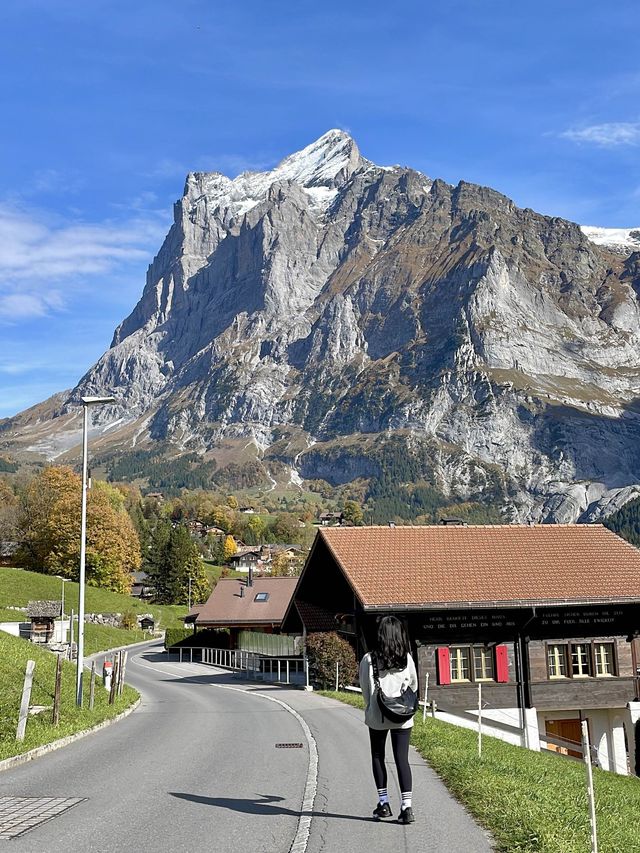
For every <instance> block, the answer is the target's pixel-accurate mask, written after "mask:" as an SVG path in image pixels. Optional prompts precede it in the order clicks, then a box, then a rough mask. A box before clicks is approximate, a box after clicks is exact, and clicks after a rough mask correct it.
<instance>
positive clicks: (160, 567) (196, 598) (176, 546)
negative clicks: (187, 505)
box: [147, 520, 210, 604]
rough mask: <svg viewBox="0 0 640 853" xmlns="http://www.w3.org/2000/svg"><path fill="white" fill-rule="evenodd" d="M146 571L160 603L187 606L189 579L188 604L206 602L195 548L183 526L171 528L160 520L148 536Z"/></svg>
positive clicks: (206, 589)
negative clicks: (189, 602)
mask: <svg viewBox="0 0 640 853" xmlns="http://www.w3.org/2000/svg"><path fill="white" fill-rule="evenodd" d="M147 572H148V574H149V577H150V578H151V579H152V581H153V585H154V587H155V591H156V595H155V597H156V601H157V602H158V603H159V604H187V602H188V600H189V578H191V603H192V604H197V603H199V602H202V601H205V600H206V598H207V596H208V594H209V592H210V589H209V583H208V581H207V576H206V574H205V571H204V564H203V562H202V559H201V557H200V553H199V551H198V546H197V545H196V543H195V542H194V541H193V540H192V538H191V536H190V535H189V531H188V530H187V528H186V527H185V526H184V525H178V526H176V527H172V526H171V524H170V522H168V521H165V520H159V521H158V523H157V525H156V528H155V530H154V532H153V534H152V537H151V548H150V549H149V556H148V559H147Z"/></svg>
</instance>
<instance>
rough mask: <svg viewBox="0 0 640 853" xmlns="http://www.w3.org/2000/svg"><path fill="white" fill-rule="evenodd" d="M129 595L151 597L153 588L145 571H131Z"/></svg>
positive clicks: (153, 592) (143, 597)
mask: <svg viewBox="0 0 640 853" xmlns="http://www.w3.org/2000/svg"><path fill="white" fill-rule="evenodd" d="M130 594H131V596H132V598H139V599H141V600H142V599H148V598H153V596H154V594H155V589H154V587H153V585H152V584H151V581H150V579H149V575H148V574H147V573H146V572H131V593H130Z"/></svg>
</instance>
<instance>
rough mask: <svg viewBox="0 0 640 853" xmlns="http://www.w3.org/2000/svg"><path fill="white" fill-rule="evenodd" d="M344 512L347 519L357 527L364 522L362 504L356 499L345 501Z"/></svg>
mask: <svg viewBox="0 0 640 853" xmlns="http://www.w3.org/2000/svg"><path fill="white" fill-rule="evenodd" d="M342 513H343V515H344V518H345V521H349V522H350V523H351V524H354V525H355V526H356V527H359V526H360V525H361V524H362V519H363V515H362V508H361V506H360V504H359V503H357V502H356V501H345V502H344V508H343V510H342Z"/></svg>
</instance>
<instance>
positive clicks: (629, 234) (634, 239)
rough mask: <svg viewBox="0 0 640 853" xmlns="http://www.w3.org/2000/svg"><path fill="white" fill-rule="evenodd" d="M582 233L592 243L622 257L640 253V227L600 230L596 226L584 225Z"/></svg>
mask: <svg viewBox="0 0 640 853" xmlns="http://www.w3.org/2000/svg"><path fill="white" fill-rule="evenodd" d="M582 232H583V233H584V234H586V235H587V237H588V238H589V239H590V240H591V242H592V243H596V244H597V245H598V246H606V247H607V248H608V249H612V250H613V251H614V252H619V253H620V254H622V255H628V254H630V253H631V252H639V251H640V226H639V227H638V228H599V227H597V226H595V225H583V226H582Z"/></svg>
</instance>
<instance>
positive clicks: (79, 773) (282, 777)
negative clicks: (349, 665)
mask: <svg viewBox="0 0 640 853" xmlns="http://www.w3.org/2000/svg"><path fill="white" fill-rule="evenodd" d="M127 680H128V681H129V682H130V683H131V684H133V685H134V686H135V687H137V688H138V689H139V690H140V691H141V693H142V695H143V701H142V704H141V706H140V708H139V709H138V710H137V711H135V712H134V713H133V714H132V715H131V716H129V717H127V718H126V719H125V720H122V721H121V722H119V723H117V724H116V725H113V726H111V727H110V728H108V729H106V730H104V731H101V732H98V733H96V734H94V735H90V736H89V737H87V738H84V739H83V740H80V741H78V742H76V743H74V744H71V745H70V746H68V747H65V748H64V749H61V750H58V751H56V752H53V753H51V754H49V755H47V756H44V757H42V758H40V759H37V760H36V761H33V762H31V763H29V764H25V765H22V766H20V767H17V768H15V769H13V770H10V771H5V772H4V773H1V774H0V797H7V796H15V797H69V798H86V800H84V801H83V802H80V803H78V804H77V805H75V806H74V807H73V808H71V809H69V810H68V811H65V812H64V813H62V814H60V815H59V816H57V817H54V818H52V819H51V820H49V821H48V822H47V823H45V824H42V825H40V826H38V827H36V828H35V829H32V830H30V831H29V832H27V833H25V834H24V835H22V836H20V837H18V838H14V839H11V840H8V841H0V847H2V846H4V847H6V849H7V850H8V851H11V853H14V851H15V853H42V851H46V853H49V851H58V850H65V851H68V850H74V851H80V853H89V851H99V853H123V851H129V850H137V851H141V853H147V851H148V853H152V851H153V852H154V853H163V852H164V851H167V853H181V851H185V853H186V851H189V853H193V852H194V851H195V853H199V851H215V853H227V851H229V853H231V851H232V852H233V853H245V851H246V853H254V851H255V853H258V852H259V851H264V853H289V851H292V850H293V851H295V853H303V851H308V853H320V851H326V853H342V851H345V852H346V853H376V851H385V853H386V851H388V850H389V849H392V850H394V851H403V850H407V851H408V850H411V851H422V850H425V851H426V850H429V851H432V852H433V853H437V851H442V853H445V851H446V853H457V851H465V853H489V851H490V850H491V849H492V848H491V845H490V843H489V840H488V839H487V837H486V835H485V834H484V833H483V832H482V831H481V830H480V829H479V828H478V827H477V826H476V825H475V824H474V823H473V821H472V820H471V819H470V818H469V817H468V815H467V814H466V813H465V812H464V810H463V809H462V808H461V807H460V806H459V805H458V804H457V803H456V802H455V801H454V800H453V799H452V798H451V797H449V795H448V794H447V792H446V790H445V789H444V787H443V786H442V784H441V783H440V781H439V780H438V778H437V777H436V776H435V774H433V773H432V771H430V769H429V768H428V767H427V766H426V765H425V763H424V762H423V761H422V759H420V757H419V756H418V755H417V753H415V752H412V756H411V762H412V765H413V771H414V809H415V812H416V815H417V820H416V823H415V824H414V825H412V826H410V827H402V826H399V825H398V824H395V823H384V824H381V823H375V822H373V821H372V820H370V818H369V815H370V813H371V809H372V808H373V805H374V804H375V788H374V785H373V781H372V779H371V778H370V774H371V771H370V766H369V757H368V738H367V733H366V729H365V727H364V725H363V723H362V720H361V716H362V715H361V713H360V712H359V711H356V710H355V709H352V708H349V707H347V706H344V705H342V704H340V703H336V702H332V701H330V700H327V699H324V698H322V697H320V696H317V695H315V694H313V693H305V692H304V691H299V690H287V689H284V688H274V687H270V686H266V685H261V684H257V685H254V684H244V683H242V682H239V681H236V680H235V679H233V678H232V677H231V676H230V675H229V674H228V673H224V672H222V671H220V670H215V669H212V668H210V667H204V666H202V665H201V664H188V663H183V664H179V663H175V662H174V663H170V662H167V661H166V657H165V656H164V655H163V654H162V653H160V652H159V650H158V648H148V649H145V648H143V649H139V650H137V651H136V652H135V653H132V655H131V657H130V661H129V665H128V672H127ZM276 743H289V744H291V743H297V744H300V743H301V744H302V748H291V747H287V748H276V746H275V745H276ZM316 752H317V767H316V763H315V756H316ZM305 793H306V795H307V797H309V796H313V795H315V799H314V803H313V806H312V807H309V808H303V805H304V804H303V800H304V798H305ZM390 793H391V795H392V800H393V806H394V811H396V810H397V806H398V799H399V796H398V789H397V784H396V783H395V774H393V773H390ZM306 805H307V806H309V802H307V804H306ZM292 845H293V846H292Z"/></svg>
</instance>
